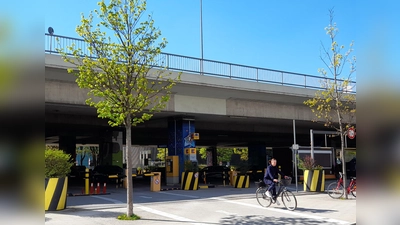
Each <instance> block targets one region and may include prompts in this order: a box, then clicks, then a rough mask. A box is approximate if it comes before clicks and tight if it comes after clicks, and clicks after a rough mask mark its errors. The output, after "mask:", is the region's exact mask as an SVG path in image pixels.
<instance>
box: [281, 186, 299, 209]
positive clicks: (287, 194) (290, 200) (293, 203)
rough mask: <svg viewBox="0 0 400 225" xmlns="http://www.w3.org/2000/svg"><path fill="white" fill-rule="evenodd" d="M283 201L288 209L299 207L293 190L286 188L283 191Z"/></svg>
mask: <svg viewBox="0 0 400 225" xmlns="http://www.w3.org/2000/svg"><path fill="white" fill-rule="evenodd" d="M282 202H283V204H284V205H285V207H286V208H287V209H288V210H291V211H293V210H295V209H296V208H297V199H296V196H294V194H293V193H292V192H291V191H288V190H285V191H283V192H282Z"/></svg>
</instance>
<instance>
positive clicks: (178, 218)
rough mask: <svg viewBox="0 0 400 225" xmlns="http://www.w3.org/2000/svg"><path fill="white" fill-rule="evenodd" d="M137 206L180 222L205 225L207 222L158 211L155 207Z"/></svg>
mask: <svg viewBox="0 0 400 225" xmlns="http://www.w3.org/2000/svg"><path fill="white" fill-rule="evenodd" d="M137 208H139V209H142V210H144V211H147V212H149V213H153V214H157V215H160V216H164V217H167V218H171V219H174V220H178V221H181V222H187V223H189V224H193V225H207V223H200V222H196V221H195V220H191V219H188V218H185V217H181V216H177V215H174V214H171V213H166V212H162V211H159V210H156V209H152V208H148V207H146V206H137Z"/></svg>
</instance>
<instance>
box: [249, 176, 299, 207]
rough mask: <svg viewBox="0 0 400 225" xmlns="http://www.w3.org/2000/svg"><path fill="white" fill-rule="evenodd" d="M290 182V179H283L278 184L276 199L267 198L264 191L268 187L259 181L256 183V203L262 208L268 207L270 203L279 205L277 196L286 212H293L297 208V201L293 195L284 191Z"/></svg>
mask: <svg viewBox="0 0 400 225" xmlns="http://www.w3.org/2000/svg"><path fill="white" fill-rule="evenodd" d="M291 182H292V178H290V177H289V178H288V179H283V180H280V181H279V182H278V188H279V189H278V193H277V195H276V197H268V196H267V195H266V191H267V190H268V186H269V185H266V184H265V183H264V181H262V180H259V182H258V188H257V190H256V198H257V201H258V203H259V204H260V205H261V206H262V207H269V206H270V205H271V204H272V203H274V204H275V203H276V204H277V205H280V203H279V201H278V198H279V196H280V197H281V201H282V202H283V204H284V205H285V207H286V208H287V209H288V210H291V211H292V210H295V209H296V208H297V200H296V197H295V196H294V194H293V193H292V192H291V191H289V190H287V189H286V186H288V185H289V184H290V183H291Z"/></svg>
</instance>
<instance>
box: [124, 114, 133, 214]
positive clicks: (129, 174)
mask: <svg viewBox="0 0 400 225" xmlns="http://www.w3.org/2000/svg"><path fill="white" fill-rule="evenodd" d="M131 128H132V124H131V116H130V115H129V114H128V116H127V118H126V123H125V129H126V170H127V174H126V176H127V177H126V178H125V179H127V189H126V204H127V206H126V208H127V212H126V213H127V214H126V215H127V216H128V217H129V216H131V215H133V202H132V195H133V188H132V153H131V151H132V150H131V147H132V144H131V136H132V135H131Z"/></svg>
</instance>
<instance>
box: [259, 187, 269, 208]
mask: <svg viewBox="0 0 400 225" xmlns="http://www.w3.org/2000/svg"><path fill="white" fill-rule="evenodd" d="M266 191H267V188H266V187H259V188H258V189H257V191H256V198H257V202H258V204H260V205H261V206H262V207H268V206H270V205H271V203H272V201H271V198H269V197H267V195H265V192H266Z"/></svg>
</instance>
